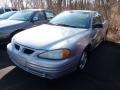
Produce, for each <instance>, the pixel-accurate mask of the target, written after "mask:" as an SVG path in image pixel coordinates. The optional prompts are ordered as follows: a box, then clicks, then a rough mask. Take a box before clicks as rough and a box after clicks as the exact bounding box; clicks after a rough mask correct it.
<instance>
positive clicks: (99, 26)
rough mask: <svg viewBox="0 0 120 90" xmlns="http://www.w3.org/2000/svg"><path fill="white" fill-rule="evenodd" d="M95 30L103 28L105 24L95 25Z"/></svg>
mask: <svg viewBox="0 0 120 90" xmlns="http://www.w3.org/2000/svg"><path fill="white" fill-rule="evenodd" d="M92 27H93V28H103V24H94V25H92Z"/></svg>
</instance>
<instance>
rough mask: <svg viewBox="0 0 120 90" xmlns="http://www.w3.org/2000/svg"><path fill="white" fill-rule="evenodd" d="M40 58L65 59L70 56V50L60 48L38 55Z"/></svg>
mask: <svg viewBox="0 0 120 90" xmlns="http://www.w3.org/2000/svg"><path fill="white" fill-rule="evenodd" d="M38 57H39V58H45V59H65V58H68V57H70V50H69V49H58V50H51V51H47V52H44V53H41V54H40V55H38Z"/></svg>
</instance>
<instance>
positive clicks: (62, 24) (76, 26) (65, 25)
mask: <svg viewBox="0 0 120 90" xmlns="http://www.w3.org/2000/svg"><path fill="white" fill-rule="evenodd" d="M54 25H56V26H65V27H73V28H79V27H77V26H71V25H67V24H54Z"/></svg>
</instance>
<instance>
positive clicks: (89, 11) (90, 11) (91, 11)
mask: <svg viewBox="0 0 120 90" xmlns="http://www.w3.org/2000/svg"><path fill="white" fill-rule="evenodd" d="M68 11H73V12H76V13H78V12H88V13H97V11H93V10H68Z"/></svg>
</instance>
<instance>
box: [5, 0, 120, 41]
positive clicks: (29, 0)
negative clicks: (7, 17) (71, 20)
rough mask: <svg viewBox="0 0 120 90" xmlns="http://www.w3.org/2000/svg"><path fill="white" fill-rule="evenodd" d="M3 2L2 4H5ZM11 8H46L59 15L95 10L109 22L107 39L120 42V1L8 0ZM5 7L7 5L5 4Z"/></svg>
mask: <svg viewBox="0 0 120 90" xmlns="http://www.w3.org/2000/svg"><path fill="white" fill-rule="evenodd" d="M7 1H8V0H5V1H4V2H7ZM9 1H10V3H11V5H12V7H13V8H17V9H19V10H21V9H26V8H47V9H51V10H53V11H55V12H56V13H60V12H61V11H64V10H70V9H79V10H80V9H86V10H97V11H99V12H100V13H101V14H103V16H104V18H105V19H107V20H109V29H108V30H109V31H108V39H110V40H114V41H119V40H120V0H9ZM6 5H7V4H6Z"/></svg>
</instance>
